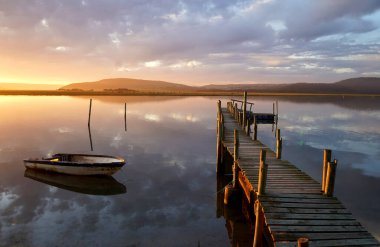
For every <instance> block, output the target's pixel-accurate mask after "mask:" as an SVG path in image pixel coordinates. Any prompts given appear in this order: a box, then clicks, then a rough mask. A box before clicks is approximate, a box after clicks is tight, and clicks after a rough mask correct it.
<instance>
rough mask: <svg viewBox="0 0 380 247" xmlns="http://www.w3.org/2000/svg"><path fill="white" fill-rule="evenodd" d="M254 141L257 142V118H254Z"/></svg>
mask: <svg viewBox="0 0 380 247" xmlns="http://www.w3.org/2000/svg"><path fill="white" fill-rule="evenodd" d="M253 140H254V141H256V140H257V121H256V116H254V117H253Z"/></svg>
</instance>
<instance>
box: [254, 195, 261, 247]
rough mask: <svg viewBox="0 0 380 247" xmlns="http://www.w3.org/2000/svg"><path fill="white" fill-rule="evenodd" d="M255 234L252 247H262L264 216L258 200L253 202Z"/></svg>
mask: <svg viewBox="0 0 380 247" xmlns="http://www.w3.org/2000/svg"><path fill="white" fill-rule="evenodd" d="M255 215H256V222H255V234H254V239H253V247H261V246H262V234H263V223H264V215H263V210H262V208H261V205H260V202H259V200H256V202H255Z"/></svg>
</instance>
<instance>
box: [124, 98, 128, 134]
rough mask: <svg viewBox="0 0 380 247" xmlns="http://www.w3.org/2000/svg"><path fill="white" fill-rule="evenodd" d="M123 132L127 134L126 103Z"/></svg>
mask: <svg viewBox="0 0 380 247" xmlns="http://www.w3.org/2000/svg"><path fill="white" fill-rule="evenodd" d="M124 130H125V132H127V103H124Z"/></svg>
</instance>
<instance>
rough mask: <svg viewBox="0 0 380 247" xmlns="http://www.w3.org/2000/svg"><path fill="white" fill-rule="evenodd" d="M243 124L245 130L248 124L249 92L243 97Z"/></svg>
mask: <svg viewBox="0 0 380 247" xmlns="http://www.w3.org/2000/svg"><path fill="white" fill-rule="evenodd" d="M243 98H244V99H243V122H242V125H243V128H244V127H245V124H246V122H247V113H246V111H247V91H245V92H244V96H243Z"/></svg>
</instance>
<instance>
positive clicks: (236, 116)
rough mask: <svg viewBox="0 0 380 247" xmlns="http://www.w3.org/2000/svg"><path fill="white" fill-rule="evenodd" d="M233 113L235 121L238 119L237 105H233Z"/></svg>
mask: <svg viewBox="0 0 380 247" xmlns="http://www.w3.org/2000/svg"><path fill="white" fill-rule="evenodd" d="M234 113H235V120H237V119H238V113H239V111H238V107H237V103H235V110H234Z"/></svg>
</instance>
